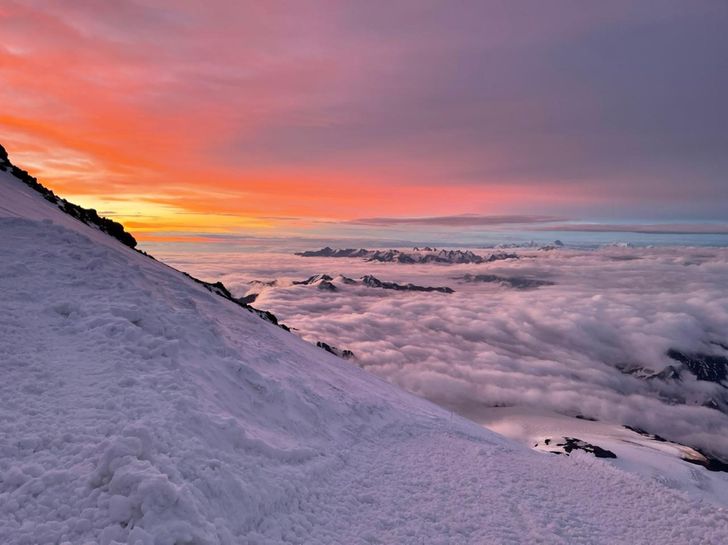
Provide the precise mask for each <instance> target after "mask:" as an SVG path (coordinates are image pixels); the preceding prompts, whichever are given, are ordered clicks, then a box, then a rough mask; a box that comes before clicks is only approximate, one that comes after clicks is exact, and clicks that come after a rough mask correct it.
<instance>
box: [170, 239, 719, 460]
mask: <svg viewBox="0 0 728 545" xmlns="http://www.w3.org/2000/svg"><path fill="white" fill-rule="evenodd" d="M522 255H523V256H524V257H523V258H522V259H520V260H517V261H509V262H498V263H493V264H483V265H455V266H441V265H427V266H422V265H398V264H392V263H367V262H363V261H361V260H356V259H326V258H320V259H319V258H300V257H295V256H291V255H288V254H245V255H243V256H240V255H227V256H225V255H218V254H216V255H206V256H200V255H195V256H194V257H193V258H190V259H187V258H185V256H183V255H176V256H174V255H166V256H161V257H163V258H164V259H165V260H166V261H168V262H170V263H172V264H174V265H175V266H178V267H179V268H181V269H183V270H187V271H189V272H191V273H193V274H195V275H199V276H202V277H203V278H209V279H218V278H219V279H222V280H223V281H224V282H225V284H226V285H228V286H229V287H231V288H232V290H233V292H234V293H236V295H243V294H244V293H245V292H246V291H247V290H248V289H250V286H248V284H247V282H248V281H249V280H252V279H259V280H271V279H273V278H278V279H282V280H284V282H281V284H282V286H281V287H274V288H269V289H263V291H262V292H261V294H260V296H259V298H258V300H257V301H256V306H258V307H260V308H264V309H267V310H270V311H272V312H274V313H275V314H276V315H278V316H279V318H281V319H282V320H283V321H284V322H285V323H286V324H287V325H289V326H292V327H295V328H297V330H298V334H300V335H302V336H303V337H304V338H306V339H308V340H312V341H317V340H322V341H325V342H327V343H329V344H332V345H334V346H337V347H339V348H342V349H344V348H345V349H349V350H352V351H353V352H354V353H355V354H356V356H357V358H358V359H357V361H358V363H359V364H360V365H363V366H365V367H366V368H367V369H369V370H370V371H372V372H374V373H376V374H378V375H380V376H382V377H385V378H386V379H388V380H390V381H392V382H394V383H397V384H399V385H401V386H402V387H404V388H406V389H408V390H411V391H413V392H415V393H418V394H420V395H422V396H425V397H427V398H429V399H432V400H434V401H436V402H439V403H443V404H446V405H448V406H450V407H452V408H454V409H455V410H461V411H462V412H466V411H467V410H468V409H469V408H472V407H473V406H477V405H495V404H507V405H513V404H525V405H532V406H537V407H544V408H548V409H554V410H558V411H563V412H567V413H571V414H585V415H588V416H592V417H596V418H599V419H601V420H607V421H615V422H619V423H624V424H630V425H636V426H639V427H642V428H646V429H649V430H650V431H653V432H655V433H659V434H661V435H666V436H669V437H671V438H674V439H676V440H682V441H685V442H688V443H691V444H694V445H697V446H701V447H703V448H708V449H710V450H713V451H714V452H720V453H723V454H724V455H728V416H726V415H724V414H722V413H720V412H719V411H716V410H713V409H709V408H706V407H702V406H700V403H702V402H704V401H706V400H707V399H709V398H711V397H716V396H723V398H724V399H725V398H728V395H727V392H728V390H726V389H725V388H723V387H722V386H720V385H718V384H714V383H709V382H701V381H697V380H695V379H694V378H693V377H692V376H690V375H689V374H688V373H683V380H682V381H681V382H680V383H679V384H672V385H671V384H669V383H665V382H662V381H660V380H657V379H651V380H645V379H640V378H636V377H633V376H630V375H627V374H625V373H623V372H622V371H620V370H619V368H637V367H639V368H647V369H649V370H652V371H654V372H659V371H661V370H663V369H664V368H666V367H667V366H668V365H671V364H675V362H673V361H672V360H670V359H669V358H668V357H667V356H666V352H667V350H668V349H670V348H677V349H679V350H682V351H685V352H707V351H713V352H717V353H720V352H721V349H720V348H719V347H717V346H715V345H710V344H709V343H710V341H715V342H722V343H724V344H728V292H726V290H725V286H728V249H715V248H710V249H706V248H701V249H697V248H674V247H673V248H603V249H600V250H597V251H577V250H559V251H555V252H538V251H534V250H531V251H526V252H522ZM316 273H328V274H330V275H332V276H333V275H336V274H339V273H341V274H345V275H347V276H351V277H357V278H358V277H360V276H362V275H365V274H374V275H375V276H377V277H378V278H380V279H382V280H389V281H396V282H402V283H406V282H413V283H415V284H419V285H425V286H450V287H451V288H453V289H454V290H455V293H453V294H441V293H417V292H393V291H389V290H377V289H371V288H367V287H363V286H345V285H343V284H338V286H339V290H338V291H336V292H324V291H321V290H318V289H316V288H315V287H311V286H294V285H290V282H285V280H302V279H304V278H307V277H308V276H310V275H312V274H316ZM465 273H471V274H497V275H500V276H505V277H513V276H518V277H530V278H538V279H546V280H549V281H552V282H554V283H555V284H554V285H553V286H545V287H541V288H538V289H533V290H515V289H512V288H509V287H508V286H504V285H502V284H498V283H470V282H467V283H466V282H462V281H461V280H457V279H455V277H462V276H463V274H465ZM259 290H260V288H259V287H256V288H255V289H254V291H259ZM723 353H724V354H728V353H726V352H725V351H723Z"/></svg>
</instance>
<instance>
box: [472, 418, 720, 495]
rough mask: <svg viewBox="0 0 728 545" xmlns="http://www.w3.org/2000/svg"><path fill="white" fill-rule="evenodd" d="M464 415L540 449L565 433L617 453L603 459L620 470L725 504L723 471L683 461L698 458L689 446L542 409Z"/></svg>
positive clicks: (546, 448) (547, 448) (550, 446)
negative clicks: (613, 457) (614, 455)
mask: <svg viewBox="0 0 728 545" xmlns="http://www.w3.org/2000/svg"><path fill="white" fill-rule="evenodd" d="M469 416H470V417H471V418H472V419H473V420H475V421H477V422H480V423H481V424H483V425H484V426H486V427H487V428H489V429H491V430H493V431H496V432H498V433H500V434H502V435H504V436H506V437H510V438H512V439H515V440H517V441H519V442H521V443H523V444H524V445H526V446H529V447H533V448H535V449H537V450H541V451H544V452H554V451H558V450H560V449H558V448H555V446H554V445H555V443H557V442H558V441H557V440H560V439H563V438H564V437H573V438H577V439H581V440H582V441H586V442H587V443H589V444H592V445H597V446H599V447H602V448H604V449H607V450H609V451H611V452H613V453H614V454H616V455H617V458H616V459H613V460H611V459H610V460H608V463H610V464H612V465H614V466H616V467H618V468H620V469H623V470H624V471H628V472H630V473H635V474H638V475H641V476H643V477H645V478H648V479H654V480H657V481H659V482H661V483H663V484H664V485H665V486H667V487H670V488H674V489H676V490H682V491H685V492H687V493H688V494H690V495H691V496H693V497H695V498H702V499H705V500H708V501H711V502H714V503H716V504H719V505H722V506H724V507H728V473H725V472H715V471H708V470H707V469H705V468H703V467H700V466H697V465H695V464H691V463H687V462H685V459H686V458H698V459H699V458H702V456H701V454H700V453H698V452H696V451H695V450H693V449H691V448H690V447H686V446H684V445H680V444H677V443H673V442H670V441H665V440H656V439H654V438H650V437H647V436H645V435H643V434H640V433H637V432H635V431H633V430H630V429H627V428H625V427H624V426H619V425H616V424H611V423H608V422H594V421H590V420H584V419H578V418H573V417H568V416H564V415H560V414H557V413H554V412H551V411H544V410H543V409H541V410H538V411H537V410H535V409H532V408H527V407H491V408H486V409H480V410H476V411H473V412H471V413H470V414H469ZM547 439H548V440H550V441H549V443H546V440H547Z"/></svg>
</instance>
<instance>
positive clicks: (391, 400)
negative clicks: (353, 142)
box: [0, 172, 728, 545]
mask: <svg viewBox="0 0 728 545" xmlns="http://www.w3.org/2000/svg"><path fill="white" fill-rule="evenodd" d="M0 369H1V371H2V375H1V376H2V381H0V543H3V544H46V543H48V544H51V543H53V544H64V543H73V544H85V543H101V544H111V543H128V544H143V545H152V544H154V545H173V544H179V545H181V544H196V545H203V544H217V543H223V544H282V543H299V544H302V543H308V544H327V543H331V544H341V543H346V544H372V543H384V544H400V543H401V544H409V543H412V544H415V543H416V544H421V543H426V544H435V543H443V544H444V543H452V544H471V543H472V544H487V543H680V544H686V543H696V544H697V543H701V544H703V543H715V544H722V543H728V513H726V512H725V510H723V509H720V508H718V507H716V506H714V505H713V504H710V503H703V502H700V501H697V500H695V499H693V498H691V497H689V496H688V495H687V494H684V493H682V492H677V491H674V490H671V489H669V488H667V487H665V486H663V485H661V484H659V483H656V482H654V481H651V480H649V479H643V478H641V477H639V476H635V475H631V474H628V473H626V472H623V471H621V470H620V469H618V468H615V467H613V466H610V465H608V464H607V463H605V462H603V461H601V460H598V459H595V458H593V457H591V456H589V455H583V456H572V457H570V458H563V457H556V456H553V455H551V454H544V453H538V452H534V451H530V450H528V449H527V448H525V447H522V446H520V445H518V444H517V443H514V442H511V441H510V440H507V439H505V438H503V437H501V436H499V435H496V434H495V433H493V432H491V431H488V430H486V429H484V428H482V427H480V426H478V425H476V424H475V423H473V422H470V421H468V420H464V419H462V418H459V417H457V416H453V415H452V414H450V413H449V412H447V411H445V410H443V409H440V408H438V407H436V406H434V405H432V404H430V403H428V402H426V401H424V400H421V399H418V398H416V397H413V396H411V395H409V394H406V393H404V392H402V391H399V390H397V389H396V388H395V387H393V386H391V385H389V384H387V383H385V382H384V381H382V380H380V379H378V378H376V377H374V376H372V375H369V374H367V373H366V372H364V371H362V370H360V369H358V368H357V367H356V366H353V365H350V364H348V363H347V362H345V361H343V360H341V359H339V358H336V357H334V356H332V355H329V354H327V353H325V352H324V351H322V350H320V349H318V348H316V347H315V346H312V345H310V344H308V343H305V342H303V341H301V340H300V339H298V338H297V337H295V336H294V335H292V334H290V333H287V332H285V331H283V330H281V329H280V328H276V327H274V326H273V325H271V324H269V323H267V322H265V321H264V320H261V319H259V318H258V317H256V316H255V315H253V314H251V313H248V312H245V311H243V310H242V309H241V308H240V307H239V306H236V305H235V304H233V303H232V302H230V301H227V300H225V299H223V298H221V297H219V296H217V295H215V294H212V293H210V292H209V291H207V290H206V289H205V288H204V287H203V286H201V285H199V284H197V283H195V282H193V281H192V280H190V279H189V278H187V277H185V276H184V275H183V274H181V273H179V272H177V271H175V270H173V269H171V268H169V267H167V266H165V265H164V264H162V263H159V262H156V261H154V260H151V259H149V258H147V257H145V256H143V255H141V254H139V253H138V252H135V251H134V250H132V249H130V248H128V247H126V246H124V245H122V244H121V243H119V242H117V241H116V240H115V239H113V238H111V237H109V236H107V235H106V234H104V233H102V232H101V231H99V230H96V229H94V228H92V227H89V226H87V225H84V224H83V223H81V222H79V221H77V220H76V219H73V218H71V217H69V216H67V215H65V214H64V213H63V212H61V211H60V210H59V209H58V208H56V207H55V206H53V205H52V204H50V203H49V202H47V201H45V200H44V199H43V198H42V197H40V196H39V195H38V194H36V193H34V192H33V190H32V189H30V188H28V187H27V186H24V185H22V184H21V183H19V182H18V181H17V180H16V179H15V178H13V177H12V176H10V175H9V174H7V173H5V172H0Z"/></svg>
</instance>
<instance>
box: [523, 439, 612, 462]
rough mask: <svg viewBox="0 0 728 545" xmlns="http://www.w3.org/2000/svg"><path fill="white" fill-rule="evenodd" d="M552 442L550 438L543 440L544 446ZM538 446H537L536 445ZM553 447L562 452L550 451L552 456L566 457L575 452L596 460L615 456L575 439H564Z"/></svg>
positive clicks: (603, 449) (609, 451) (608, 451)
mask: <svg viewBox="0 0 728 545" xmlns="http://www.w3.org/2000/svg"><path fill="white" fill-rule="evenodd" d="M552 441H553V440H552V439H551V438H548V439H545V440H544V444H546V445H549V446H550V445H551V442H552ZM537 446H538V445H537ZM554 446H556V447H560V448H561V449H562V450H551V451H549V452H552V453H553V454H566V455H567V456H568V455H569V454H571V452H573V451H575V450H583V451H584V452H588V453H589V454H593V455H594V456H596V457H597V458H616V457H617V455H616V454H614V453H613V452H612V451H611V450H607V449H605V448H602V447H600V446H597V445H592V444H590V443H587V442H586V441H582V440H581V439H577V438H576V437H564V438H563V442H561V443H554Z"/></svg>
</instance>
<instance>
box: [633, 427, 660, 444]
mask: <svg viewBox="0 0 728 545" xmlns="http://www.w3.org/2000/svg"><path fill="white" fill-rule="evenodd" d="M624 427H625V428H626V429H628V430H630V431H633V432H635V433H638V434H640V435H642V436H643V437H648V438H650V439H653V440H655V441H659V442H661V443H667V442H668V441H667V439H665V438H664V437H661V436H659V435H657V434H655V433H649V432H648V431H645V430H643V429H642V428H637V427H635V426H627V425H625V426H624Z"/></svg>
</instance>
